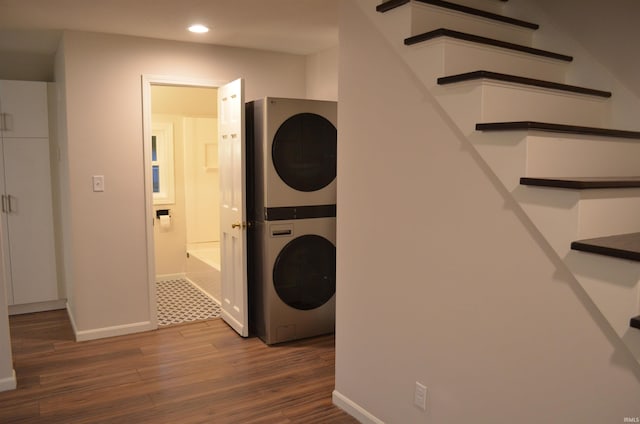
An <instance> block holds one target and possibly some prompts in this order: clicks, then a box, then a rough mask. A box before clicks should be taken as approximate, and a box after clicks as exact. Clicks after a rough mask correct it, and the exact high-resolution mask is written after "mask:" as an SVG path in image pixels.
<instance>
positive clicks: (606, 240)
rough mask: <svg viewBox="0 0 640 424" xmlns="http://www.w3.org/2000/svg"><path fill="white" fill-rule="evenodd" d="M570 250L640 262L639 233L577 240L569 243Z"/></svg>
mask: <svg viewBox="0 0 640 424" xmlns="http://www.w3.org/2000/svg"><path fill="white" fill-rule="evenodd" d="M571 249H573V250H579V251H582V252H589V253H596V254H599V255H605V256H611V257H614V258H621V259H629V260H632V261H640V233H629V234H619V235H615V236H608V237H598V238H592V239H586V240H578V241H574V242H573V243H571Z"/></svg>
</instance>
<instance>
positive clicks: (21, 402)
mask: <svg viewBox="0 0 640 424" xmlns="http://www.w3.org/2000/svg"><path fill="white" fill-rule="evenodd" d="M10 325H11V334H12V348H13V355H14V357H13V359H14V367H15V370H16V375H17V378H18V389H17V390H14V391H9V392H3V393H0V423H48V424H49V423H65V424H67V423H92V424H93V423H110V424H111V423H135V424H138V423H172V424H175V423H180V424H190V423H222V424H225V423H234V424H237V423H269V424H277V423H283V424H285V423H357V421H356V420H355V419H354V418H352V417H350V416H349V415H347V414H346V413H344V412H343V411H341V410H340V409H338V408H337V407H335V406H333V404H332V403H331V392H332V390H333V387H334V364H335V355H334V337H333V336H321V337H315V338H311V339H307V340H299V341H295V342H291V343H286V344H283V345H277V346H271V347H269V346H267V345H265V344H264V343H262V341H260V339H258V338H255V337H254V338H249V339H243V338H241V337H239V336H238V335H236V333H234V332H233V330H231V329H230V328H229V327H228V326H227V325H226V324H225V323H224V322H223V321H222V320H221V319H215V320H211V321H203V322H197V323H192V324H184V325H178V326H173V327H167V328H162V329H160V330H157V331H151V332H146V333H140V334H133V335H127V336H122V337H113V338H109V339H101V340H93V341H88V342H79V343H78V342H75V341H74V339H73V332H72V330H71V326H70V324H69V320H68V318H67V314H66V311H64V310H61V311H51V312H41V313H37V314H27V315H18V316H12V317H11V318H10Z"/></svg>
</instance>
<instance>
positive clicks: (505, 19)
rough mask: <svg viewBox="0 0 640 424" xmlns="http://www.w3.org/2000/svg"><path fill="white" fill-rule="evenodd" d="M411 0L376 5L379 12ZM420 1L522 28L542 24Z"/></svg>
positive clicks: (439, 1)
mask: <svg viewBox="0 0 640 424" xmlns="http://www.w3.org/2000/svg"><path fill="white" fill-rule="evenodd" d="M409 2H410V0H389V1H385V2H384V3H381V4H379V5H378V6H376V10H377V11H378V12H387V11H389V10H391V9H395V8H396V7H400V6H402V5H404V4H407V3H409ZM416 2H418V3H424V4H430V5H432V6H437V7H442V8H444V9H449V10H455V11H456V12H462V13H466V14H468V15H472V16H478V17H481V18H486V19H490V20H492V21H496V22H502V23H505V24H510V25H515V26H519V27H522V28H529V29H538V28H540V26H539V25H538V24H534V23H531V22H526V21H523V20H520V19H515V18H510V17H508V16H503V15H498V14H496V13H491V12H487V11H485V10H481V9H476V8H474V7H469V6H464V5H461V4H457V3H451V2H448V1H444V0H416Z"/></svg>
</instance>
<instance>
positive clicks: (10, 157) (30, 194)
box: [3, 138, 58, 304]
mask: <svg viewBox="0 0 640 424" xmlns="http://www.w3.org/2000/svg"><path fill="white" fill-rule="evenodd" d="M3 144H4V167H5V183H6V190H5V195H6V196H10V198H9V200H10V201H8V202H6V209H8V210H7V212H6V213H7V221H8V226H7V229H8V233H9V234H8V235H9V255H10V261H11V282H12V286H13V301H14V303H15V304H24V303H33V302H44V301H48V300H56V299H58V284H57V274H56V261H55V244H54V233H53V211H52V209H53V207H52V200H51V174H50V165H49V140H48V139H32V138H19V139H16V138H4V140H3ZM5 253H6V252H5Z"/></svg>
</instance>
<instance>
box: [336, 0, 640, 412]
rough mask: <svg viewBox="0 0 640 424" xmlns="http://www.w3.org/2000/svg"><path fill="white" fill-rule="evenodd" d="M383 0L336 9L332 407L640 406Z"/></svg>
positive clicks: (629, 370) (586, 304) (560, 270)
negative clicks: (409, 62)
mask: <svg viewBox="0 0 640 424" xmlns="http://www.w3.org/2000/svg"><path fill="white" fill-rule="evenodd" d="M376 4H377V2H376V1H375V0H357V1H353V2H343V3H342V9H341V17H340V37H341V45H340V73H339V75H340V76H339V92H340V107H339V109H338V111H339V116H338V120H339V122H340V127H339V140H338V176H339V179H340V184H339V185H338V202H337V205H338V214H337V215H338V228H337V249H338V250H337V261H338V262H337V317H336V318H337V323H336V327H337V334H336V392H335V400H336V402H338V403H339V404H340V405H341V406H343V407H346V408H347V409H349V410H350V411H351V412H352V413H355V414H359V417H360V418H361V419H362V420H363V422H375V421H374V420H375V419H378V420H381V421H383V422H388V423H418V422H421V423H438V424H440V423H455V422H474V423H480V424H484V423H487V424H489V423H491V424H500V423H513V422H518V423H532V424H533V423H536V424H537V423H551V422H553V423H556V422H572V423H577V422H580V423H594V424H596V423H597V424H600V423H605V422H622V420H623V418H624V417H626V416H630V417H637V416H640V403H638V399H640V373H639V372H638V366H637V364H636V363H635V362H634V360H633V358H632V357H631V355H630V354H629V353H628V351H627V350H626V348H625V347H624V346H623V345H622V343H621V342H620V340H619V339H618V338H617V337H616V336H615V334H613V332H612V330H611V329H610V328H609V326H608V325H607V324H606V323H605V321H604V319H603V317H602V316H601V315H600V313H599V312H598V311H597V309H596V308H595V306H594V305H593V304H592V303H591V302H590V300H589V299H588V297H587V296H586V295H585V293H584V292H583V291H582V289H581V288H580V286H579V284H578V283H577V282H576V281H575V280H574V279H573V277H572V276H571V274H570V273H569V272H568V271H567V270H566V268H565V267H564V265H563V264H562V263H561V262H560V261H559V260H558V259H557V257H556V255H554V254H553V253H552V252H551V251H550V249H549V248H548V246H547V245H546V243H545V242H544V240H543V239H542V238H541V236H540V235H539V234H538V233H537V231H536V230H535V229H534V227H533V226H532V224H531V223H530V222H529V220H528V219H527V218H526V216H525V214H524V213H523V212H522V210H521V209H520V208H519V207H518V206H517V205H516V204H515V202H514V201H513V199H512V198H511V196H510V194H509V193H508V192H507V191H506V190H505V189H504V188H502V185H501V183H500V182H499V181H497V179H496V177H495V176H494V175H493V174H492V173H491V172H490V170H488V168H487V167H486V166H485V164H484V163H483V162H482V160H481V159H480V158H479V157H478V156H477V154H476V153H475V151H474V150H473V148H472V147H471V146H470V145H469V144H468V143H467V141H466V139H465V138H464V137H463V136H462V135H461V134H460V133H458V132H457V131H456V130H454V128H455V127H454V125H453V124H452V122H450V120H449V119H448V117H447V116H446V115H445V114H444V112H443V111H442V109H441V108H440V107H439V106H438V105H437V103H436V102H435V100H434V99H433V97H432V96H431V94H430V93H429V92H428V91H425V89H424V88H423V86H422V84H421V83H420V82H419V80H418V78H417V77H416V76H415V75H414V74H413V73H412V72H411V71H410V69H409V68H407V67H406V66H405V65H404V64H403V62H402V61H401V59H400V58H399V56H397V55H396V53H395V52H394V50H393V48H392V47H391V46H390V44H388V42H387V41H386V40H385V39H383V38H382V37H381V36H380V33H378V32H377V31H376V30H375V29H374V27H373V26H372V24H371V19H376V16H377V15H376V12H374V9H375V5H376ZM364 11H366V13H365V12H364ZM374 64H375V66H373V65H374ZM353 193H358V195H357V196H354V195H353ZM416 381H420V382H422V383H424V384H425V385H426V386H427V387H428V409H429V410H428V412H422V411H420V410H419V409H417V408H416V407H414V406H413V392H414V387H415V382H416Z"/></svg>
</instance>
